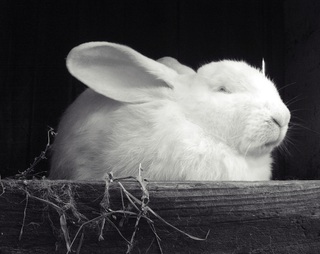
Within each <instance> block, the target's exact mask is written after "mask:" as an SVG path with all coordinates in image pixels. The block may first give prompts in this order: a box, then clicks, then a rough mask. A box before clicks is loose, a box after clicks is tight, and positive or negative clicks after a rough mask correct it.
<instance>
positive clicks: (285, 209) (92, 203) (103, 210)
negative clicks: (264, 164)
mask: <svg viewBox="0 0 320 254" xmlns="http://www.w3.org/2000/svg"><path fill="white" fill-rule="evenodd" d="M122 184H123V187H124V188H125V189H126V190H127V191H128V192H129V193H131V194H132V195H134V196H135V197H136V198H137V203H136V204H135V205H136V206H137V208H138V209H141V203H139V202H141V201H140V200H141V197H142V196H143V192H142V191H141V186H140V184H139V183H137V182H128V181H122ZM107 187H108V189H106V183H105V182H103V181H100V182H71V181H47V180H43V181H13V180H2V181H1V182H0V253H1V254H4V253H67V248H68V246H67V244H66V242H67V243H68V242H69V245H70V243H71V242H72V240H73V239H74V238H75V235H76V233H77V232H79V234H78V235H77V237H76V240H75V241H74V243H73V244H72V246H71V250H72V251H74V252H76V251H77V250H80V252H79V253H126V251H127V250H128V245H130V244H128V242H130V241H131V238H132V234H133V232H134V231H135V224H136V216H135V215H131V213H135V214H136V213H137V212H138V210H137V209H136V208H134V205H133V204H132V203H131V202H130V201H128V199H127V198H126V196H125V192H124V191H121V186H120V185H119V183H117V182H113V183H108V185H107ZM147 190H148V192H149V195H150V200H149V203H148V204H147V208H145V207H143V209H144V210H143V211H144V213H142V216H148V217H149V218H150V219H149V220H148V219H146V218H144V217H142V218H141V220H140V223H139V225H138V227H136V229H137V230H136V232H135V233H136V234H135V236H134V237H133V238H134V239H133V241H132V243H133V246H131V247H132V249H131V253H146V252H148V253H161V252H160V250H159V244H157V241H156V239H155V234H154V232H153V231H154V230H156V233H157V235H158V236H159V237H160V239H161V240H160V241H159V243H160V245H161V248H162V251H163V253H320V182H319V181H282V182H280V181H279V182H278V181H272V182H150V183H148V185H147ZM145 194H146V193H145ZM122 197H123V198H122ZM144 197H146V195H145V196H144ZM108 204H109V205H108ZM124 207H125V213H126V216H124V214H123V213H117V212H111V210H112V211H118V210H124ZM149 208H151V209H152V210H150V209H149ZM152 211H154V212H155V213H156V214H157V215H158V216H159V217H161V218H162V219H163V220H165V221H166V222H167V223H170V224H171V225H172V226H175V227H177V228H179V229H180V230H182V231H184V232H185V233H187V234H190V235H193V236H196V237H199V238H205V237H206V235H207V233H208V232H209V234H208V236H207V239H206V240H203V241H199V240H194V239H191V238H189V237H188V236H187V235H186V234H184V233H181V232H179V231H177V230H176V229H174V228H173V227H172V226H170V225H168V224H166V223H164V221H162V220H161V219H160V218H159V217H157V216H155V215H154V214H152ZM104 215H109V216H108V217H106V216H105V217H103V216H104ZM104 218H105V219H106V220H105V224H104V226H103V219H104ZM151 220H152V222H151ZM88 221H91V223H89V222H88ZM148 221H149V222H150V223H148ZM84 223H85V224H84ZM82 224H84V225H85V226H82V227H81V225H82ZM152 225H153V226H152ZM80 227H81V228H80ZM79 228H80V229H81V230H80V231H79ZM120 233H121V234H120ZM121 235H122V236H121ZM99 236H100V237H99ZM68 238H69V239H68ZM124 238H126V239H127V241H128V242H126V240H125V239H124ZM69 247H70V246H69Z"/></svg>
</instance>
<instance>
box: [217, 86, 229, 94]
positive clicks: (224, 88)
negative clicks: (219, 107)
mask: <svg viewBox="0 0 320 254" xmlns="http://www.w3.org/2000/svg"><path fill="white" fill-rule="evenodd" d="M218 92H221V93H231V92H230V91H229V90H228V89H227V88H226V87H224V86H221V87H219V89H218Z"/></svg>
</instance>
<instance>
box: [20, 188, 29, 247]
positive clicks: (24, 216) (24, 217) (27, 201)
mask: <svg viewBox="0 0 320 254" xmlns="http://www.w3.org/2000/svg"><path fill="white" fill-rule="evenodd" d="M28 203H29V194H28V193H26V205H25V206H24V210H23V219H22V226H21V229H20V234H19V241H21V238H22V234H23V229H24V224H25V222H26V216H27V207H28Z"/></svg>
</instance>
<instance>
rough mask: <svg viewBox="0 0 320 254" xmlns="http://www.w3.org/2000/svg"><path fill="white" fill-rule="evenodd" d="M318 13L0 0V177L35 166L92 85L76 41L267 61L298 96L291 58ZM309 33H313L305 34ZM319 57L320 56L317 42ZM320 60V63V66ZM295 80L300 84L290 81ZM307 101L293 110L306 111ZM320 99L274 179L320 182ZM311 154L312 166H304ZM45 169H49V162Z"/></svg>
mask: <svg viewBox="0 0 320 254" xmlns="http://www.w3.org/2000/svg"><path fill="white" fill-rule="evenodd" d="M306 6H307V7H306ZM302 7H303V8H302ZM317 8H318V9H317ZM314 10H320V8H319V4H317V1H316V0H314V1H282V0H219V1H215V0H211V1H210V0H162V1H156V0H152V1H151V0H149V1H148V0H135V1H132V0H114V1H106V0H104V1H103V0H101V1H84V0H78V1H75V0H68V1H65V0H60V1H59V0H28V1H22V0H17V1H10V0H7V1H4V0H2V1H0V64H1V65H0V87H1V93H0V94H1V98H0V103H1V108H0V110H1V111H0V123H1V128H0V174H1V177H2V178H3V177H6V176H9V175H13V174H15V173H17V172H18V171H19V170H20V171H21V170H24V169H26V168H27V167H28V166H29V164H30V163H31V162H32V161H33V159H34V157H35V156H37V155H38V154H39V153H40V152H41V150H43V149H44V147H45V144H46V142H47V140H46V137H47V134H46V133H47V126H52V127H56V126H57V123H58V121H59V117H60V116H61V114H62V113H63V111H64V109H65V108H66V107H67V106H68V105H69V104H70V103H71V102H72V101H73V100H74V98H75V97H76V96H77V95H78V94H79V93H80V92H81V91H83V89H84V88H85V87H84V86H83V85H82V84H80V83H79V82H78V81H76V80H75V79H73V78H72V77H71V76H70V75H69V74H68V72H67V70H66V67H65V57H66V55H67V54H68V52H69V51H70V49H71V48H73V47H74V46H76V45H78V44H80V43H83V42H88V41H111V42H117V43H122V44H125V45H128V46H130V47H132V48H134V49H135V50H137V51H139V52H141V53H142V54H144V55H146V56H148V57H150V58H154V59H157V58H160V57H162V56H165V55H169V56H173V57H176V58H178V59H179V60H180V62H182V63H184V64H187V65H189V66H191V67H193V68H197V67H199V66H200V65H201V64H204V63H207V62H210V61H215V60H220V59H224V58H229V59H239V60H240V59H241V60H245V61H247V62H248V63H250V64H252V65H255V66H257V67H260V66H261V59H262V58H264V59H265V61H266V65H267V74H268V75H269V76H270V77H271V78H272V79H273V80H274V81H275V83H276V85H277V86H278V88H280V93H281V96H282V98H283V100H284V101H285V102H290V101H292V100H295V98H296V96H297V95H298V94H297V93H296V92H295V91H297V87H300V83H299V77H301V75H305V74H304V73H301V72H300V73H299V71H301V70H300V67H299V65H292V63H294V62H297V63H299V61H300V60H299V54H298V53H297V52H298V51H299V47H300V48H301V47H303V46H304V47H307V41H310V40H311V41H313V40H315V39H314V38H313V37H312V36H314V34H313V35H312V34H311V35H310V33H311V32H310V31H309V30H310V29H311V30H312V31H313V33H315V34H319V29H318V28H319V26H318V25H316V24H318V23H319V22H318V18H317V17H318V16H319V14H317V13H316V12H314ZM310 11H312V14H313V16H312V15H308V13H309V12H310ZM309 14H310V13H309ZM296 28H297V29H296ZM306 29H309V30H308V31H309V32H310V33H309V35H306V36H305V37H303V35H305V34H306ZM315 38H316V37H315ZM299 45H300V46H299ZM301 45H302V46H301ZM314 54H318V55H319V50H317V49H316V47H315V52H314ZM301 57H305V59H307V58H308V57H306V56H301ZM311 57H312V56H309V58H311ZM313 57H314V56H313ZM309 58H308V59H309ZM308 59H307V60H306V61H305V63H302V64H303V65H305V64H307V63H308V61H309V60H310V59H309V60H308ZM319 61H320V57H319V60H318V61H315V63H312V64H313V65H312V66H314V67H315V68H318V67H319V66H318V65H319ZM317 70H318V72H319V69H317ZM288 73H289V74H288ZM288 75H290V77H289V78H288ZM295 75H296V76H297V78H295ZM289 81H290V83H291V82H293V83H294V85H292V86H286V85H288V83H289ZM311 83H312V82H310V84H311ZM311 86H312V85H310V87H311ZM314 86H316V84H315V85H314ZM281 87H282V88H281ZM312 89H313V88H312ZM312 89H310V93H314V92H313V91H315V90H312ZM315 89H317V88H315ZM299 93H300V92H299ZM302 97H303V100H308V97H307V96H302ZM319 98H320V97H319ZM303 100H302V102H301V101H300V100H299V101H300V102H298V105H297V103H292V104H290V106H289V107H290V109H291V110H293V111H295V110H296V108H298V109H299V108H300V109H301V108H304V105H305V104H304V101H303ZM299 103H300V104H299ZM317 103H318V101H317V100H316V99H314V102H313V104H312V103H311V104H310V105H313V107H312V106H310V109H308V110H309V111H308V112H309V113H308V114H307V115H306V114H305V112H303V111H302V112H301V111H297V112H296V113H294V115H295V116H296V118H295V117H294V118H293V121H295V120H294V119H299V120H301V119H302V120H303V126H304V127H303V126H302V127H301V126H300V125H299V126H296V125H292V127H293V128H292V130H293V131H291V132H290V133H289V136H290V140H291V142H292V143H293V144H290V143H289V145H288V150H289V151H288V152H286V151H284V152H278V151H276V152H275V159H276V165H275V168H276V169H275V172H274V178H275V179H316V178H318V171H319V166H318V164H319V161H320V158H319V156H318V155H317V153H316V152H313V153H312V151H317V149H319V145H318V143H319V134H318V132H317V126H316V125H312V126H310V125H309V124H308V122H310V121H311V122H312V123H314V120H312V119H311V118H308V116H309V115H311V116H313V117H315V113H314V112H317V110H318V104H319V103H318V104H317ZM308 107H309V106H308ZM299 114H300V115H299ZM319 120H320V117H319ZM298 122H299V121H298ZM319 125H320V123H319ZM319 130H320V128H319ZM301 133H304V134H303V135H302V134H301ZM306 136H307V138H306ZM306 139H309V140H310V142H313V143H312V144H313V145H312V146H308V143H306V142H305V140H306ZM302 160H304V162H305V163H304V164H303V163H302V164H301V162H300V164H297V163H298V162H297V161H302ZM295 165H298V166H295ZM39 166H40V167H41V170H46V167H47V164H46V163H44V164H41V165H39Z"/></svg>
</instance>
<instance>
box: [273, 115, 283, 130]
mask: <svg viewBox="0 0 320 254" xmlns="http://www.w3.org/2000/svg"><path fill="white" fill-rule="evenodd" d="M272 121H273V122H274V123H275V124H276V125H278V126H279V127H280V128H281V124H280V123H279V121H278V120H277V119H276V118H274V117H272Z"/></svg>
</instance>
